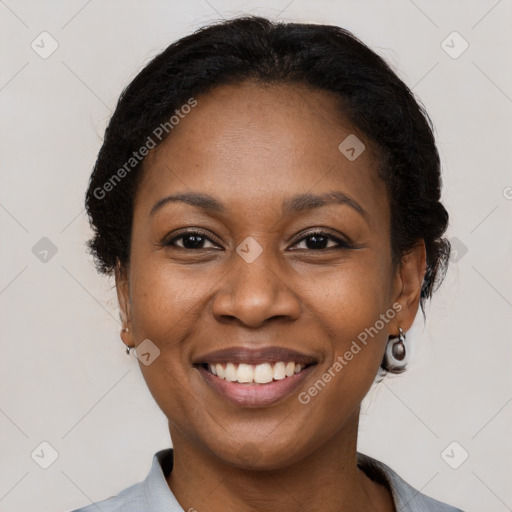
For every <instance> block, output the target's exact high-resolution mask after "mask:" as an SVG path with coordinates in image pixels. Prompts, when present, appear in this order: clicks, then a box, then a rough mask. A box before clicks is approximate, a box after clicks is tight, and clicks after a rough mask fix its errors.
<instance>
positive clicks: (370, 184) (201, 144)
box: [137, 82, 387, 215]
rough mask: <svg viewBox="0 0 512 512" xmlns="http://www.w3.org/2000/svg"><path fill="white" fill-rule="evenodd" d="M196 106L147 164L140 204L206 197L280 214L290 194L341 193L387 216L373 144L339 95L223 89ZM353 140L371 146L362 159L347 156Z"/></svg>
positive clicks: (296, 88) (255, 87) (278, 88)
mask: <svg viewBox="0 0 512 512" xmlns="http://www.w3.org/2000/svg"><path fill="white" fill-rule="evenodd" d="M196 99H197V106H196V107H194V108H193V109H192V110H191V112H190V113H188V114H186V115H184V116H183V118H182V119H181V120H180V122H179V124H178V125H176V126H174V128H173V130H172V132H171V134H170V135H169V137H168V138H167V139H166V140H165V141H164V142H163V143H162V144H161V145H160V146H159V147H158V148H157V149H155V150H153V151H152V152H151V153H150V154H149V155H148V156H147V157H146V160H145V162H144V175H143V179H142V181H141V183H140V186H139V191H138V194H137V203H138V204H139V205H142V204H144V205H145V208H147V207H149V208H151V206H150V204H149V203H150V202H151V201H153V202H154V201H157V200H158V199H160V198H161V197H163V196H164V195H166V194H171V193H173V192H176V191H191V190H194V191H197V190H201V191H210V192H212V193H215V196H217V197H221V198H223V200H224V201H225V203H226V205H227V207H230V206H233V207H234V208H237V209H239V208H241V207H243V206H244V205H248V204H249V202H250V204H251V205H252V206H253V207H254V205H258V207H260V208H261V207H264V206H263V205H268V206H270V207H271V208H274V206H275V205H276V201H278V202H279V205H280V204H281V203H282V200H283V198H284V197H286V196H288V195H294V194H297V193H305V192H312V193H322V192H327V191H332V190H333V189H336V190H341V191H342V192H345V193H347V194H348V195H350V196H352V197H354V198H355V199H356V200H357V201H358V202H362V203H365V204H367V205H368V210H371V209H377V210H378V209H382V208H384V209H387V201H386V198H385V197H384V196H385V194H384V193H383V189H384V187H383V183H382V182H381V180H380V179H379V178H378V177H377V172H376V166H377V159H376V155H375V153H374V150H373V149H372V145H371V143H370V141H368V140H367V139H366V138H365V136H364V134H362V133H361V132H360V131H358V130H357V129H356V128H355V127H354V126H352V124H351V123H350V122H349V121H348V119H346V118H345V117H344V116H343V113H342V111H341V109H340V102H339V101H337V98H336V97H335V96H334V95H333V94H331V93H328V92H323V91H318V90H312V89H310V88H308V87H306V86H303V85H300V84H292V85H290V84H286V85H284V84H279V85H275V84H274V85H261V84H257V83H252V82H248V83H243V84H236V85H222V86H218V87H216V88H215V89H213V90H212V91H211V92H208V93H207V94H204V95H201V96H198V97H197V98H196ZM347 137H352V138H349V139H348V140H350V141H352V140H356V143H357V140H359V141H361V143H363V144H364V146H365V149H364V151H362V153H361V154H360V155H359V156H358V157H357V158H356V159H355V160H350V159H348V158H347V156H346V155H345V154H343V153H342V152H341V151H340V149H339V145H340V143H342V142H343V141H344V140H347ZM353 137H357V139H353ZM361 147H362V146H361ZM356 149H359V150H360V149H361V148H356ZM146 203H147V204H146ZM380 215H382V211H381V212H380Z"/></svg>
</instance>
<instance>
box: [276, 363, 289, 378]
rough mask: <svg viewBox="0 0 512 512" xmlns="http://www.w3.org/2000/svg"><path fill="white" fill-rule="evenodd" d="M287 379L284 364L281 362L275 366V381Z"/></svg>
mask: <svg viewBox="0 0 512 512" xmlns="http://www.w3.org/2000/svg"><path fill="white" fill-rule="evenodd" d="M285 377H286V372H285V365H284V363H283V362H281V361H279V363H276V364H275V365H274V379H275V380H282V379H284V378H285Z"/></svg>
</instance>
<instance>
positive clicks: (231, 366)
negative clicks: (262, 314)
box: [193, 347, 318, 407]
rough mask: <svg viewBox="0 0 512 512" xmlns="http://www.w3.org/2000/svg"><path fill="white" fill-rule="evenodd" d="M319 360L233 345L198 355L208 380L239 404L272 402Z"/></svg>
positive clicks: (284, 351) (196, 362) (197, 362)
mask: <svg viewBox="0 0 512 512" xmlns="http://www.w3.org/2000/svg"><path fill="white" fill-rule="evenodd" d="M317 363H318V360H317V359H316V358H315V357H313V356H310V355H306V354H303V353H300V352H297V351H295V350H290V349H285V348H281V347H267V348H252V347H251V348H247V347H234V348H229V349H223V350H218V351H215V352H210V353H208V354H205V355H203V356H199V357H197V358H196V359H195V360H194V361H193V364H194V366H195V367H196V368H198V369H199V370H200V374H201V375H202V377H203V378H204V379H205V381H206V382H207V383H208V384H209V385H210V386H212V387H213V389H214V390H216V391H217V392H219V393H220V394H221V395H223V396H225V397H226V398H228V399H230V400H231V401H234V402H235V403H237V405H246V406H253V407H254V406H262V405H270V404H271V403H275V402H276V401H278V400H280V399H281V398H283V397H284V396H285V395H287V394H288V393H289V392H291V390H292V389H294V388H295V387H296V386H297V385H298V384H299V382H300V381H302V380H303V378H304V376H305V374H306V373H309V372H308V371H306V370H308V369H309V368H310V367H311V366H314V365H316V364H317Z"/></svg>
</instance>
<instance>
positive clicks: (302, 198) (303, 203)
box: [150, 191, 368, 220]
mask: <svg viewBox="0 0 512 512" xmlns="http://www.w3.org/2000/svg"><path fill="white" fill-rule="evenodd" d="M175 202H182V203H186V204H189V205H191V206H195V207H196V208H200V209H201V210H204V211H206V212H213V213H226V211H227V209H226V207H225V206H224V204H223V203H222V202H221V201H219V200H218V199H216V198H215V197H213V196H210V195H208V194H203V193H199V192H183V193H179V194H171V195H169V196H166V197H163V198H162V199H159V200H158V201H157V202H156V203H155V204H154V205H153V208H151V212H150V216H152V215H154V214H155V213H156V212H157V211H158V210H159V209H160V208H162V207H163V206H164V205H166V204H168V203H175ZM331 204H342V205H346V206H349V207H350V208H352V209H353V210H355V211H356V212H358V213H359V214H360V215H361V216H362V217H364V218H365V220H368V213H367V212H366V210H365V209H364V208H363V207H362V206H361V205H360V204H359V203H358V202H357V201H355V200H354V199H352V198H351V197H349V196H348V195H347V194H345V193H343V192H340V191H331V192H325V193H323V194H310V193H307V194H299V195H296V196H293V197H289V198H287V199H285V200H284V201H283V204H282V213H283V215H285V216H286V215H293V214H297V213H300V212H303V211H307V210H312V209H315V208H321V207H322V206H329V205H331Z"/></svg>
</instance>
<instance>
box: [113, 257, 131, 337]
mask: <svg viewBox="0 0 512 512" xmlns="http://www.w3.org/2000/svg"><path fill="white" fill-rule="evenodd" d="M114 272H115V279H116V291H117V300H118V301H119V313H120V315H121V321H122V323H123V328H124V327H128V331H127V332H125V331H124V330H122V331H121V339H122V340H123V342H124V344H125V345H127V346H129V347H133V346H134V343H133V329H132V321H131V319H132V314H131V298H130V281H129V277H128V269H127V268H126V267H125V266H123V265H121V263H120V261H119V260H117V262H116V267H115V270H114Z"/></svg>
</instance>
